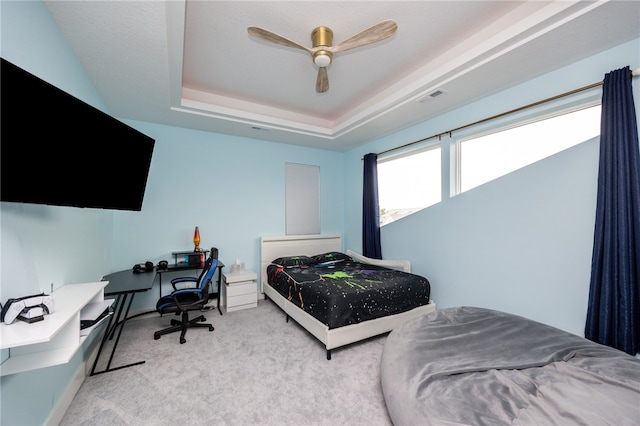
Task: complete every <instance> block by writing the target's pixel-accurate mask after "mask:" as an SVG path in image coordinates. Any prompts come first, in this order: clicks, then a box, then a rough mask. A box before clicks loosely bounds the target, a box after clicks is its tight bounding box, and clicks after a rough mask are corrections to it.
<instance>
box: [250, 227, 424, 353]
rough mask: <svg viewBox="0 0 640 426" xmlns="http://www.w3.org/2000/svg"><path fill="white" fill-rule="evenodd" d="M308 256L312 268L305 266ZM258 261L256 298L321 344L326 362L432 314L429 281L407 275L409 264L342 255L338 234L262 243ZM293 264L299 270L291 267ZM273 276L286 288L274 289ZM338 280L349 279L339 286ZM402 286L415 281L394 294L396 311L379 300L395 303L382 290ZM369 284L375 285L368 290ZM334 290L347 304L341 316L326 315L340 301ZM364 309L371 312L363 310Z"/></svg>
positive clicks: (390, 294)
mask: <svg viewBox="0 0 640 426" xmlns="http://www.w3.org/2000/svg"><path fill="white" fill-rule="evenodd" d="M316 255H321V256H316ZM313 256H316V258H315V260H314V261H313V262H310V261H308V260H306V259H307V258H311V257H313ZM352 256H355V257H356V258H357V259H354V258H353V257H352ZM260 257H261V260H260V263H261V267H260V283H261V292H262V293H264V296H265V298H268V299H270V300H272V301H273V302H274V303H275V304H276V305H278V306H279V307H280V308H281V309H282V310H283V311H284V313H285V314H286V319H287V321H288V319H289V318H293V319H294V320H295V321H296V322H297V323H299V324H300V325H301V326H302V327H303V328H305V329H306V330H307V331H308V332H309V333H311V334H312V335H313V336H315V337H316V338H317V339H318V340H320V342H321V343H323V344H324V346H325V348H326V353H327V359H328V360H330V359H331V350H332V349H335V348H338V347H341V346H345V345H348V344H351V343H354V342H357V341H360V340H364V339H367V338H369V337H373V336H377V335H380V334H384V333H387V332H389V331H391V330H393V329H394V328H395V327H397V326H398V325H400V324H402V323H404V322H405V321H407V320H409V319H412V318H415V317H417V316H420V315H423V314H425V313H427V312H431V311H433V310H435V303H434V302H433V301H432V300H430V283H429V281H428V280H427V279H426V278H424V277H421V276H419V275H415V274H411V273H410V272H408V270H410V264H409V262H407V261H392V260H390V261H381V260H377V259H368V258H366V257H364V256H361V255H358V254H357V253H354V252H352V251H350V250H348V251H347V252H345V253H343V252H342V237H341V235H340V234H326V235H325V234H323V235H293V236H276V237H262V238H261V243H260ZM337 257H340V258H341V259H337ZM295 258H299V259H302V262H303V263H305V264H304V265H299V266H301V267H296V265H295V262H296V260H295ZM346 258H349V259H350V260H347V259H346ZM274 260H278V263H273V261H274ZM319 260H320V261H319ZM298 261H300V260H298ZM366 261H369V262H370V263H366ZM280 263H286V265H283V264H280ZM312 263H313V264H312ZM316 267H317V268H316ZM345 267H346V268H347V269H348V270H346V271H345V269H344V268H345ZM318 268H322V269H318ZM278 276H279V278H280V279H283V277H284V280H285V281H286V283H284V284H283V283H282V282H280V284H278ZM344 277H349V278H348V279H347V280H346V281H345V280H344ZM367 279H368V280H367ZM363 280H364V281H363ZM398 280H400V281H403V283H402V284H398V282H399V281H398ZM406 280H415V281H413V283H412V284H408V287H403V288H404V290H403V291H401V292H400V291H398V292H397V293H402V294H401V295H400V296H401V297H400V299H402V301H401V302H400V303H399V305H398V306H391V305H390V304H389V303H388V301H383V300H382V299H381V297H382V298H384V297H387V298H389V297H391V298H396V297H397V295H396V294H395V293H396V292H393V291H392V290H390V288H389V287H388V286H389V285H391V286H392V287H393V286H394V285H403V286H407V284H406V282H407V281H406ZM374 281H375V282H377V283H376V284H375V285H374V284H371V283H372V282H374ZM337 287H339V288H340V290H341V291H342V293H340V294H341V295H343V296H344V297H345V298H348V299H349V302H350V303H351V305H350V308H349V312H348V313H347V314H345V312H344V311H342V312H341V313H339V314H338V313H336V312H335V311H332V310H333V309H334V306H333V305H335V304H339V303H337V300H338V299H339V298H340V297H336V296H335V294H334V293H333V291H334V290H335V289H336V288H337ZM396 288H400V287H396ZM304 289H315V290H318V289H321V290H322V291H321V292H320V293H322V294H323V295H320V294H319V293H318V292H316V293H315V294H308V293H304V292H305V291H306V290H304ZM375 293H377V295H374V294H375ZM364 305H367V306H368V307H369V308H370V307H371V306H374V308H373V309H369V308H367V309H365V308H364ZM322 312H324V315H325V317H322V316H321V315H323V314H322Z"/></svg>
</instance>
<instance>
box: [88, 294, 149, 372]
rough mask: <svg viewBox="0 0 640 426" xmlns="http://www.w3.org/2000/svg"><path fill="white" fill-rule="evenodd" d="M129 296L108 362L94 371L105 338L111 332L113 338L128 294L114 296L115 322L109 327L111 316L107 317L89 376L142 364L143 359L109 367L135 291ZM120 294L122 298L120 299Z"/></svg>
mask: <svg viewBox="0 0 640 426" xmlns="http://www.w3.org/2000/svg"><path fill="white" fill-rule="evenodd" d="M130 295H131V298H130V299H129V304H128V305H127V310H126V312H125V314H124V318H123V319H122V322H120V324H119V325H120V331H118V336H117V337H116V341H115V342H114V343H113V348H112V349H111V356H110V357H109V362H108V363H107V368H105V369H104V370H102V371H97V372H96V371H95V369H96V365H97V364H98V360H99V359H100V354H101V353H102V348H103V346H104V344H105V343H106V341H107V339H108V338H109V335H110V334H111V337H112V338H113V333H114V332H115V329H116V328H117V327H118V323H119V318H120V315H121V313H122V309H123V307H124V305H125V303H127V296H129V294H127V293H124V294H119V295H118V296H117V298H116V305H120V306H119V307H118V316H117V319H116V323H115V325H114V326H113V328H112V329H110V327H111V322H112V320H113V316H112V317H111V318H110V319H109V324H108V325H107V330H106V331H105V333H104V336H103V337H102V342H100V348H99V349H98V354H97V355H96V359H95V361H94V362H93V368H91V374H90V375H91V376H94V375H96V374H102V373H107V372H110V371H115V370H120V369H122V368H127V367H132V366H134V365H140V364H144V363H145V361H138V362H134V363H132V364H127V365H123V366H120V367H116V368H111V361H113V355H114V354H115V353H116V348H117V347H118V341H119V340H120V335H121V334H122V329H123V328H124V323H125V322H126V321H127V318H128V316H129V309H131V304H132V303H133V296H135V293H130ZM121 296H123V297H122V299H121Z"/></svg>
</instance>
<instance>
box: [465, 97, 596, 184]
mask: <svg viewBox="0 0 640 426" xmlns="http://www.w3.org/2000/svg"><path fill="white" fill-rule="evenodd" d="M599 134H600V105H597V106H593V107H589V108H584V109H581V110H578V111H573V112H569V113H566V114H562V115H557V116H555V117H551V118H547V119H543V120H539V121H536V122H532V123H528V124H524V125H520V126H518V127H513V128H510V129H506V130H503V131H499V132H495V133H492V134H489V135H485V136H481V137H476V138H473V139H466V140H462V141H459V142H458V179H457V187H458V192H459V193H462V192H464V191H467V190H469V189H471V188H475V187H476V186H479V185H482V184H483V183H486V182H489V181H490V180H493V179H496V178H498V177H500V176H504V175H506V174H508V173H511V172H513V171H514V170H517V169H519V168H522V167H524V166H527V165H529V164H532V163H535V162H536V161H539V160H541V159H543V158H546V157H549V156H551V155H553V154H556V153H558V152H560V151H563V150H565V149H567V148H570V147H572V146H574V145H578V144H579V143H581V142H584V141H587V140H589V139H591V138H593V137H596V136H598V135H599Z"/></svg>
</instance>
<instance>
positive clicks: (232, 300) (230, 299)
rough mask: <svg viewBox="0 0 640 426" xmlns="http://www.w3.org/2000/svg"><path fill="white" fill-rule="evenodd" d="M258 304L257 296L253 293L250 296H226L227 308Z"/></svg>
mask: <svg viewBox="0 0 640 426" xmlns="http://www.w3.org/2000/svg"><path fill="white" fill-rule="evenodd" d="M257 302H258V294H257V293H256V292H255V291H254V292H253V293H251V294H243V295H240V296H227V307H228V308H233V307H235V306H241V305H255V304H256V303H257Z"/></svg>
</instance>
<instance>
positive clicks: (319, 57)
mask: <svg viewBox="0 0 640 426" xmlns="http://www.w3.org/2000/svg"><path fill="white" fill-rule="evenodd" d="M332 59H333V54H332V53H331V52H328V51H326V50H318V51H317V52H315V53H314V54H313V63H314V64H316V65H317V66H319V67H326V66H328V65H329V64H330V63H331V60H332Z"/></svg>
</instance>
